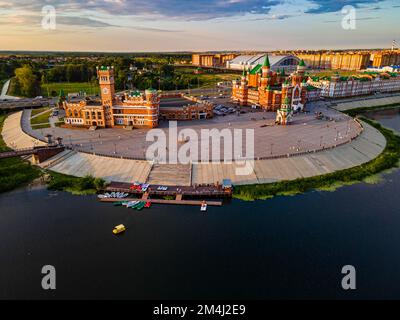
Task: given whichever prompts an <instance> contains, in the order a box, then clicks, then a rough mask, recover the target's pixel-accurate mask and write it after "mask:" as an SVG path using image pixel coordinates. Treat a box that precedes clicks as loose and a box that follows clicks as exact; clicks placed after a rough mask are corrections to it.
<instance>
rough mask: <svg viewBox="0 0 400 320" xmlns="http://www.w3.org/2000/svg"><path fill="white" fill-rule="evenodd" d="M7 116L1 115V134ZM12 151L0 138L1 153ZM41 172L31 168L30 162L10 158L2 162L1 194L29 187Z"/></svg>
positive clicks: (0, 161) (0, 163)
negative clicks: (25, 186)
mask: <svg viewBox="0 0 400 320" xmlns="http://www.w3.org/2000/svg"><path fill="white" fill-rule="evenodd" d="M6 117H7V115H5V114H3V115H0V132H1V131H2V128H3V122H4V120H5V118H6ZM7 150H10V149H9V148H8V147H7V145H6V144H5V142H4V141H3V138H2V137H0V152H4V151H7ZM40 175H41V172H40V170H39V168H37V167H34V166H31V165H30V163H29V162H27V161H24V160H22V159H21V158H9V159H1V160H0V193H2V192H6V191H11V190H13V189H16V188H18V187H21V186H24V185H27V184H28V183H30V182H32V181H33V180H35V179H36V178H39V177H40Z"/></svg>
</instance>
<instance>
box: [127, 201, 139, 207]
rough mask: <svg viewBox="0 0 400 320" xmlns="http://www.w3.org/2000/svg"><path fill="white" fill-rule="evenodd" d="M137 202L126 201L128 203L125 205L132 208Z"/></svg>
mask: <svg viewBox="0 0 400 320" xmlns="http://www.w3.org/2000/svg"><path fill="white" fill-rule="evenodd" d="M138 203H139V201H131V202H128V204H127V205H126V207H127V208H132V207H133V206H134V205H135V204H138Z"/></svg>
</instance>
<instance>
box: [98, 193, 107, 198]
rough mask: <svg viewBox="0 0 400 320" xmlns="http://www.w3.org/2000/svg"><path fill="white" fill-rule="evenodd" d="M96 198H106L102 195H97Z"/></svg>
mask: <svg viewBox="0 0 400 320" xmlns="http://www.w3.org/2000/svg"><path fill="white" fill-rule="evenodd" d="M97 198H99V199H104V198H107V197H106V196H105V195H104V194H99V195H98V196H97Z"/></svg>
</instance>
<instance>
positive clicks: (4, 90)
mask: <svg viewBox="0 0 400 320" xmlns="http://www.w3.org/2000/svg"><path fill="white" fill-rule="evenodd" d="M9 86H10V80H7V81H6V83H4V85H3V88H2V89H1V95H0V100H18V99H19V98H18V97H13V96H8V95H7V91H8V87H9Z"/></svg>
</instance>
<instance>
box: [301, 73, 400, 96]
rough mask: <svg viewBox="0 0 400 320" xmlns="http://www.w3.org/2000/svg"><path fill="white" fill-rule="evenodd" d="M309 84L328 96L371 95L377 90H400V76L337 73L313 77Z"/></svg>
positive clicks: (322, 94) (383, 91) (382, 91)
mask: <svg viewBox="0 0 400 320" xmlns="http://www.w3.org/2000/svg"><path fill="white" fill-rule="evenodd" d="M308 84H309V85H311V86H313V87H316V88H319V89H320V96H321V97H326V98H344V97H354V96H361V95H370V94H374V93H377V92H381V93H386V92H396V91H400V76H399V75H398V74H394V73H378V72H370V73H364V74H358V75H353V76H350V77H341V76H340V75H339V74H335V75H333V76H332V77H324V78H318V77H312V78H309V80H308Z"/></svg>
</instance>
